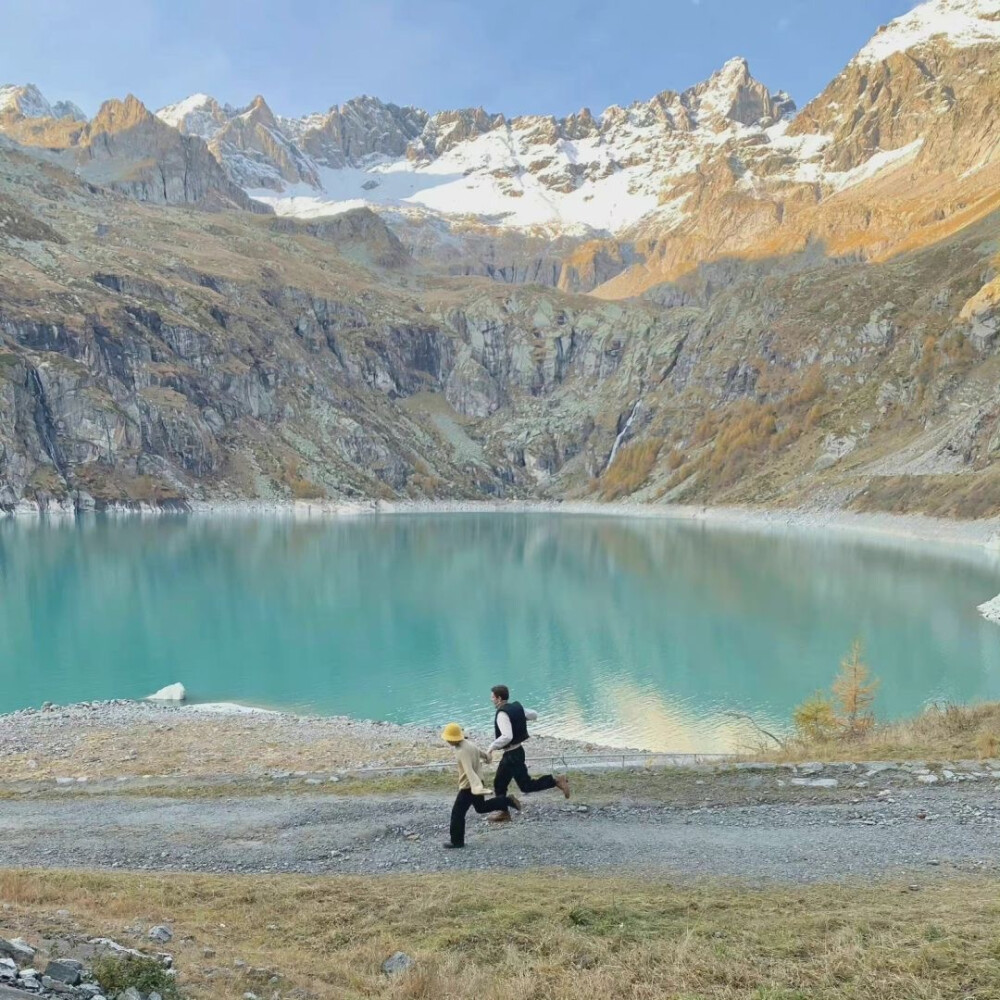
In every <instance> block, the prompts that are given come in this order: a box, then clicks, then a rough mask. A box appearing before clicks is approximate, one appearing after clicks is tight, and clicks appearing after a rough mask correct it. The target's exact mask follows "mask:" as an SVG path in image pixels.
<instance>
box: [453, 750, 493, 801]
mask: <svg viewBox="0 0 1000 1000" xmlns="http://www.w3.org/2000/svg"><path fill="white" fill-rule="evenodd" d="M455 754H456V757H457V758H458V787H459V790H461V789H463V788H469V789H471V790H472V794H473V795H485V794H486V786H485V785H484V784H483V764H484V763H485V762H486V754H485V753H483V751H482V750H480V749H479V747H477V746H476V744H475V743H473V742H471V741H470V740H462V742H461V743H459V744H458V746H457V747H456V749H455Z"/></svg>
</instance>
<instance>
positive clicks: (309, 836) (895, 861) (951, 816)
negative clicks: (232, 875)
mask: <svg viewBox="0 0 1000 1000" xmlns="http://www.w3.org/2000/svg"><path fill="white" fill-rule="evenodd" d="M810 791H811V790H810ZM450 804H451V803H450V799H449V798H448V797H447V796H442V795H439V794H433V795H431V794H427V793H422V794H413V795H401V796H380V795H351V796H341V795H331V794H311V793H305V794H274V795H270V794H268V795H263V796H239V795H234V796H232V797H228V796H226V797H210V798H191V799H185V798H144V797H135V796H117V795H99V796H84V797H65V796H63V797H60V796H53V797H43V798H37V797H25V798H14V799H8V800H6V801H3V802H0V866H3V867H36V866H37V867H83V868H123V869H151V870H175V871H176V870H189V871H211V872H247V873H250V872H255V873H267V872H305V873H321V872H322V873H331V872H366V873H372V872H386V871H394V872H400V871H445V870H450V869H463V868H471V869H481V868H503V869H505V870H509V869H510V868H535V867H553V866H554V867H561V868H567V869H577V870H586V871H592V870H595V869H604V870H613V869H627V870H629V871H632V872H635V871H649V872H655V873H658V874H676V875H678V876H721V877H742V878H747V879H751V880H778V881H789V882H813V881H829V880H841V879H854V878H870V877H877V876H900V875H903V874H907V875H911V874H912V875H914V876H915V875H916V874H917V873H921V872H923V873H930V872H934V873H935V875H940V874H941V873H944V872H947V871H983V870H993V869H995V868H997V867H1000V837H998V833H1000V800H998V799H997V796H996V794H995V790H994V789H993V787H992V785H990V786H985V785H966V784H963V785H955V786H947V787H927V788H915V789H907V790H902V791H899V792H898V793H896V794H894V796H893V797H892V798H891V799H887V798H881V799H880V798H876V797H875V796H872V797H870V798H868V799H865V800H863V801H858V800H855V801H850V800H846V799H844V798H843V797H842V796H841V797H839V798H838V797H837V796H831V797H830V798H829V799H828V800H826V799H825V797H824V796H823V795H822V793H811V794H809V795H808V796H805V795H804V796H803V798H802V799H801V800H800V801H784V802H762V803H758V804H718V805H707V806H706V805H698V806H694V805H687V806H675V805H664V804H655V803H650V804H635V803H624V802H619V803H612V804H598V803H595V804H593V805H590V806H587V805H586V803H582V802H576V801H571V802H569V803H566V802H565V801H564V800H563V799H561V798H557V797H556V796H554V795H553V794H551V793H540V794H537V795H534V796H531V797H530V798H529V799H528V800H527V802H526V807H527V808H526V812H525V814H524V816H523V817H521V818H519V819H516V820H515V821H514V822H512V823H510V824H505V825H503V826H500V827H494V826H488V825H487V824H486V823H485V822H484V821H483V820H481V819H480V818H479V817H477V816H476V815H475V814H474V813H471V812H470V814H469V838H468V840H469V843H468V847H467V848H466V849H465V850H464V851H445V850H443V849H442V848H441V843H442V841H443V840H444V839H445V837H446V824H447V818H448V811H449V808H450Z"/></svg>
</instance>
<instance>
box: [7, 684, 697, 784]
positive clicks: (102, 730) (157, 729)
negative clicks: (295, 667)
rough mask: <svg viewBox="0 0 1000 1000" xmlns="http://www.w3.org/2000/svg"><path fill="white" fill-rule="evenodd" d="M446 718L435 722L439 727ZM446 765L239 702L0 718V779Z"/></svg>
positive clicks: (409, 728) (343, 722)
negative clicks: (438, 723)
mask: <svg viewBox="0 0 1000 1000" xmlns="http://www.w3.org/2000/svg"><path fill="white" fill-rule="evenodd" d="M482 714H483V715H486V714H487V713H486V712H484V713H482ZM448 721H451V720H449V719H442V725H444V723H445V722H448ZM466 731H467V733H468V735H469V737H470V738H471V739H473V740H474V741H475V742H476V743H478V744H479V745H480V746H481V747H483V748H484V749H485V748H486V747H487V746H488V745H489V744H490V743H491V742H492V739H493V735H492V730H491V729H490V730H487V728H486V727H483V728H468V729H467V730H466ZM528 750H529V752H528V758H529V760H530V759H533V758H537V759H541V760H547V759H549V758H558V757H562V756H565V755H569V756H574V755H582V754H601V753H609V754H616V755H620V754H644V753H647V752H648V751H645V750H643V749H641V748H631V747H610V746H605V745H601V744H597V743H592V742H586V741H582V740H571V739H563V738H559V737H555V736H546V735H544V734H540V733H536V734H533V735H532V738H531V741H530V744H529V745H528ZM674 756H678V757H683V756H685V755H683V754H680V755H674ZM452 763H453V762H452V756H451V751H450V750H449V748H448V747H447V746H446V745H445V744H444V742H443V741H442V740H441V736H440V729H438V728H436V727H428V726H420V725H415V724H406V723H396V722H383V721H379V720H372V719H355V718H351V717H349V716H324V715H300V714H297V713H292V712H283V711H274V710H269V709H267V710H264V709H255V708H253V707H250V706H245V705H240V704H238V703H209V704H204V705H199V704H197V703H192V704H188V703H177V704H165V703H157V702H151V701H134V700H126V699H118V700H111V701H94V702H80V703H77V704H73V705H48V704H47V707H44V708H23V709H19V710H16V711H13V712H9V713H7V714H5V715H0V782H9V781H44V780H48V781H52V780H55V781H57V782H58V783H60V784H66V785H68V784H71V783H73V782H80V783H87V782H92V781H99V780H122V779H124V778H149V777H184V778H202V777H218V776H220V775H225V776H229V777H233V776H236V777H240V776H242V777H250V778H257V777H259V778H264V777H267V776H273V775H274V774H276V773H279V774H284V775H295V774H301V775H305V774H314V773H337V772H340V773H349V772H352V771H357V770H367V769H372V768H385V769H400V770H402V769H412V768H422V767H427V766H431V765H440V766H445V767H447V766H449V765H451V764H452Z"/></svg>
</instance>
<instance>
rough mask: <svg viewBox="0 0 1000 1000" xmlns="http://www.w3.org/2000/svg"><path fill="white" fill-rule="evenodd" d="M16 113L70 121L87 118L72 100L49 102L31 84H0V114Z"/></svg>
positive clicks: (83, 120)
mask: <svg viewBox="0 0 1000 1000" xmlns="http://www.w3.org/2000/svg"><path fill="white" fill-rule="evenodd" d="M3 114H8V115H17V116H20V117H22V118H68V119H70V120H72V121H82V122H85V121H86V120H87V116H86V115H85V114H84V113H83V112H82V111H81V110H80V109H79V108H78V107H77V106H76V105H75V104H74V103H73V102H72V101H57V102H56V103H55V104H49V102H48V101H47V100H46V99H45V97H44V96H43V95H42V92H41V91H40V90H39V89H38V88H37V87H36V86H35V85H34V84H33V83H28V84H25V85H24V86H15V85H14V84H6V85H4V86H0V115H3Z"/></svg>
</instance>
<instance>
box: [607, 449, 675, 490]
mask: <svg viewBox="0 0 1000 1000" xmlns="http://www.w3.org/2000/svg"><path fill="white" fill-rule="evenodd" d="M661 447H662V442H660V441H655V440H646V441H632V442H630V443H629V444H627V445H625V446H624V447H623V448H621V449H620V450H619V451H618V453H617V454H616V455H615V460H614V461H613V462H612V463H611V465H610V466H609V467H608V468H607V469H606V470H605V472H604V474H603V475H602V476H601V481H600V487H599V488H600V491H601V499H602V500H619V499H621V498H622V497H625V496H629V494H631V493H634V492H635V491H636V490H637V489H638V488H639V487H640V486H642V484H643V483H644V482H645V481H646V480H647V479H648V478H649V474H650V473H651V472H652V471H653V467H654V466H655V465H656V460H657V458H659V455H660V448H661Z"/></svg>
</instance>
